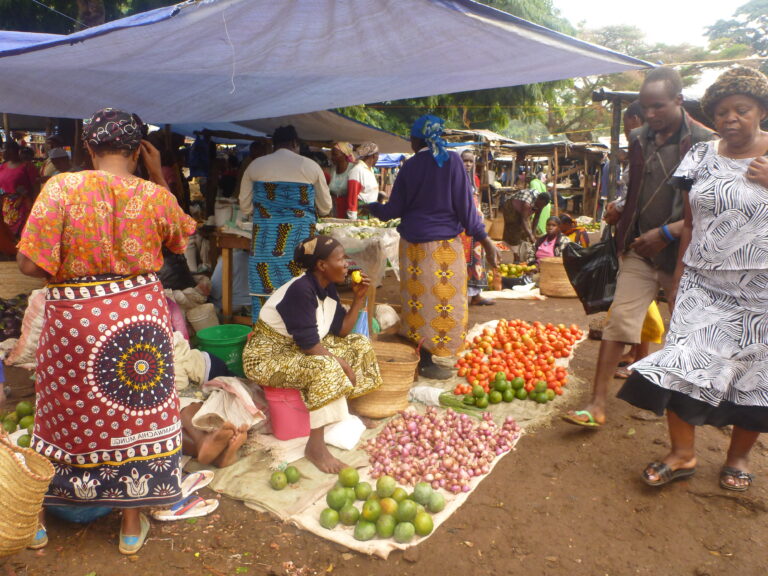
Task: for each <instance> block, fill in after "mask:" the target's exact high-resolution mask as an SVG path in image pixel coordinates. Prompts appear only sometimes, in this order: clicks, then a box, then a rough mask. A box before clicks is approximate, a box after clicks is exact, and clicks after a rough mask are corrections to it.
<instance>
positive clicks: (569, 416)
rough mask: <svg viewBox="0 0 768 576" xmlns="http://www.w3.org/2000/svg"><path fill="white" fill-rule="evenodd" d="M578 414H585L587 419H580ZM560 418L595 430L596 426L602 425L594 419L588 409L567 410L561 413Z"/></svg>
mask: <svg viewBox="0 0 768 576" xmlns="http://www.w3.org/2000/svg"><path fill="white" fill-rule="evenodd" d="M579 416H586V417H587V419H586V420H582V419H581V418H579ZM561 418H562V419H563V420H565V421H566V422H568V424H575V425H576V426H581V427H583V428H591V429H593V430H596V429H597V428H600V427H602V424H600V422H598V421H597V420H595V417H594V416H592V413H591V412H590V411H589V410H576V411H575V412H568V413H566V414H563V415H562V416H561Z"/></svg>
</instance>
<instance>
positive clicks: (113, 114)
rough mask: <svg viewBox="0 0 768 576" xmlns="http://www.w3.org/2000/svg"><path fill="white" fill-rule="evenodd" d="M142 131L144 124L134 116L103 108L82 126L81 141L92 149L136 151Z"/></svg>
mask: <svg viewBox="0 0 768 576" xmlns="http://www.w3.org/2000/svg"><path fill="white" fill-rule="evenodd" d="M143 131H144V123H143V122H142V121H141V119H140V118H139V117H138V116H136V114H129V113H128V112H123V111H122V110H117V109H115V108H103V109H102V110H99V111H98V112H96V114H94V115H93V116H91V119H90V120H88V121H86V122H85V123H84V124H83V140H84V141H85V142H86V143H87V144H89V145H90V146H92V147H94V148H111V149H113V150H136V149H137V148H138V147H139V144H140V143H141V139H142V137H143Z"/></svg>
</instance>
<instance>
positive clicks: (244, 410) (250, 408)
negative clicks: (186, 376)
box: [192, 376, 266, 432]
mask: <svg viewBox="0 0 768 576" xmlns="http://www.w3.org/2000/svg"><path fill="white" fill-rule="evenodd" d="M203 392H210V395H209V396H208V398H207V399H206V401H205V402H203V405H202V407H201V408H200V410H198V412H197V414H195V416H194V417H193V418H192V425H193V426H194V427H195V428H198V429H199V430H204V431H206V432H213V431H214V430H218V429H219V428H221V426H222V424H224V422H231V423H232V424H234V425H235V426H236V427H238V428H239V427H240V426H242V425H243V424H245V425H246V426H248V428H252V427H254V426H256V425H257V424H259V423H261V422H262V421H264V420H265V418H266V417H265V416H264V413H263V412H262V411H261V410H260V409H259V408H258V406H256V404H255V403H254V401H253V398H252V397H251V392H250V391H249V390H248V388H246V387H245V385H244V384H243V383H242V382H241V381H240V379H239V378H235V377H232V376H222V377H220V378H216V379H215V380H211V381H209V382H207V383H206V384H205V385H204V386H203Z"/></svg>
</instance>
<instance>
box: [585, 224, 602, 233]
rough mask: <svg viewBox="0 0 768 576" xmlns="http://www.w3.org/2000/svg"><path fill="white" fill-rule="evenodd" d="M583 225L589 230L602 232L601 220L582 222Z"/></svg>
mask: <svg viewBox="0 0 768 576" xmlns="http://www.w3.org/2000/svg"><path fill="white" fill-rule="evenodd" d="M582 226H584V230H586V231H587V232H600V222H588V223H586V224H582Z"/></svg>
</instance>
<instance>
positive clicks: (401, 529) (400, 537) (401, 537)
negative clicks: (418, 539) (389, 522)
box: [394, 522, 416, 544]
mask: <svg viewBox="0 0 768 576" xmlns="http://www.w3.org/2000/svg"><path fill="white" fill-rule="evenodd" d="M414 534H416V528H415V527H414V526H413V524H411V523H410V522H400V523H399V524H398V525H397V526H395V534H394V536H395V542H399V543H400V544H407V543H408V542H410V541H411V540H413V535H414Z"/></svg>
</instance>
